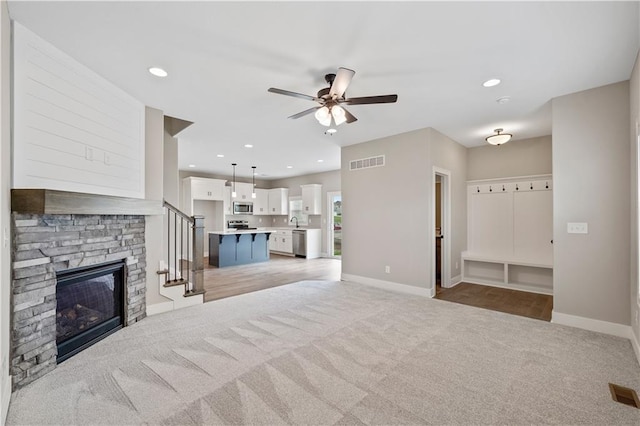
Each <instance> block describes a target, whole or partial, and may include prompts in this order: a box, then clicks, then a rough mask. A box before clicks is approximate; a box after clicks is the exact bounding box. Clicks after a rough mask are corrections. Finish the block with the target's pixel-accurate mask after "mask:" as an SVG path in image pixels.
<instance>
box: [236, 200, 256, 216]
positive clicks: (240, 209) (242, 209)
mask: <svg viewBox="0 0 640 426" xmlns="http://www.w3.org/2000/svg"><path fill="white" fill-rule="evenodd" d="M233 214H253V203H246V202H242V201H234V202H233Z"/></svg>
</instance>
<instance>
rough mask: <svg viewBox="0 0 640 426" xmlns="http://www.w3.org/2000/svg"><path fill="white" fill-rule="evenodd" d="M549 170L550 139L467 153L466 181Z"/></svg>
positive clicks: (542, 137)
mask: <svg viewBox="0 0 640 426" xmlns="http://www.w3.org/2000/svg"><path fill="white" fill-rule="evenodd" d="M551 171H552V167H551V136H541V137H538V138H531V139H521V140H514V141H511V142H509V143H507V144H504V145H499V146H493V145H483V146H479V147H474V148H470V149H469V150H468V162H467V179H468V180H478V179H496V178H506V177H514V176H533V175H546V174H551Z"/></svg>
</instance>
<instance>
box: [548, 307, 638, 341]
mask: <svg viewBox="0 0 640 426" xmlns="http://www.w3.org/2000/svg"><path fill="white" fill-rule="evenodd" d="M551 322H552V323H554V324H560V325H568V326H570V327H576V328H581V329H583V330H589V331H597V332H598V333H605V334H610V335H612V336H617V337H624V338H626V339H629V340H631V339H632V337H633V330H631V326H629V325H624V324H618V323H615V322H608V321H600V320H596V319H591V318H585V317H579V316H576V315H569V314H563V313H560V312H556V311H551ZM632 343H633V342H632Z"/></svg>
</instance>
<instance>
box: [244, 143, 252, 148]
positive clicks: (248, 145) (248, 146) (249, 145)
mask: <svg viewBox="0 0 640 426" xmlns="http://www.w3.org/2000/svg"><path fill="white" fill-rule="evenodd" d="M244 147H245V148H253V145H251V144H250V143H248V144H245V145H244Z"/></svg>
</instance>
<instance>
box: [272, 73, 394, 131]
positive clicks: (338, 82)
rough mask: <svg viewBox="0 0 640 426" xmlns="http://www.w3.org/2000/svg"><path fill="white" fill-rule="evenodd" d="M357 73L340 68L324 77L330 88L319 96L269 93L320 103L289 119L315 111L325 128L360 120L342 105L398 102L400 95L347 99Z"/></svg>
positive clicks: (322, 90)
mask: <svg viewBox="0 0 640 426" xmlns="http://www.w3.org/2000/svg"><path fill="white" fill-rule="evenodd" d="M355 73H356V72H355V71H353V70H350V69H348V68H342V67H340V68H338V73H337V74H327V75H325V76H324V79H325V81H326V82H327V83H328V84H329V87H325V88H324V89H320V90H319V91H318V95H317V96H310V95H304V94H302V93H296V92H291V91H289V90H283V89H276V88H275V87H271V88H269V90H268V91H269V92H271V93H277V94H280V95H287V96H293V97H294V98H301V99H308V100H310V101H315V102H318V103H319V104H320V105H319V106H315V107H313V108H309V109H307V110H304V111H302V112H299V113H297V114H294V115H292V116H289V117H288V118H300V117H303V116H305V115H308V114H311V113H312V112H314V111H315V117H316V119H317V120H318V121H319V122H320V124H322V125H324V126H331V122H332V121H333V122H334V123H335V124H336V126H338V125H340V124H342V123H344V122H346V123H353V122H354V121H357V120H358V119H357V118H356V117H355V116H354V115H353V114H351V113H350V112H349V111H347V110H346V109H345V108H344V107H343V106H341V105H366V104H387V103H393V102H396V101H397V100H398V95H382V96H365V97H359V98H346V97H345V91H346V90H347V87H348V86H349V83H351V79H352V78H353V75H354V74H355Z"/></svg>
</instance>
